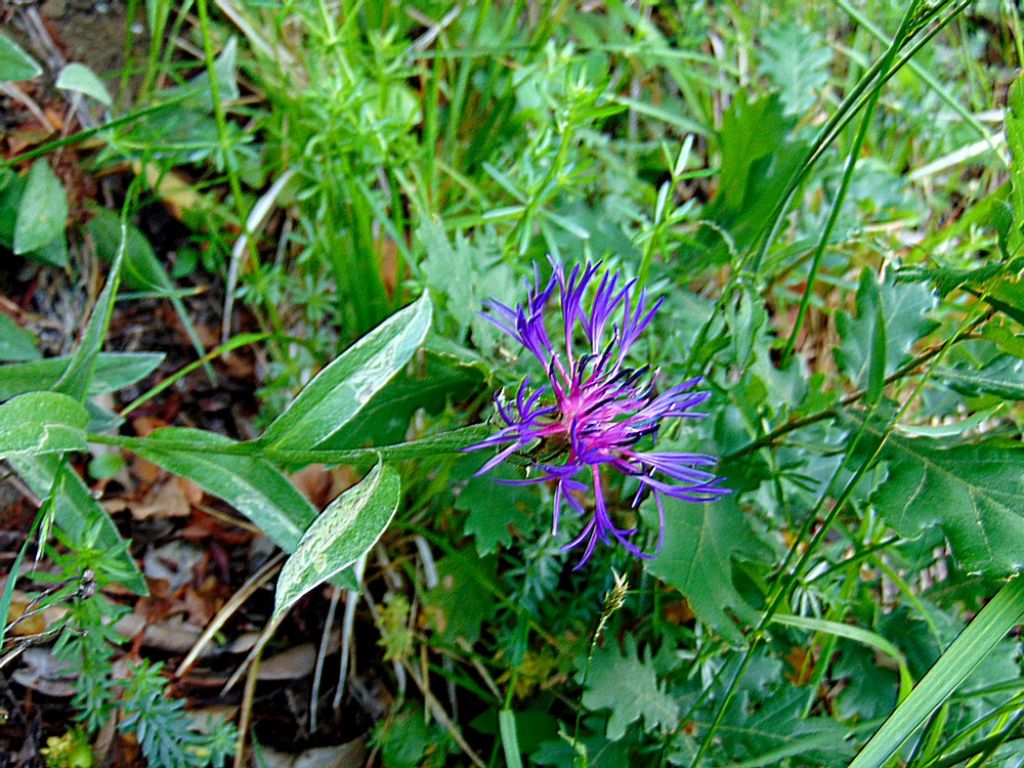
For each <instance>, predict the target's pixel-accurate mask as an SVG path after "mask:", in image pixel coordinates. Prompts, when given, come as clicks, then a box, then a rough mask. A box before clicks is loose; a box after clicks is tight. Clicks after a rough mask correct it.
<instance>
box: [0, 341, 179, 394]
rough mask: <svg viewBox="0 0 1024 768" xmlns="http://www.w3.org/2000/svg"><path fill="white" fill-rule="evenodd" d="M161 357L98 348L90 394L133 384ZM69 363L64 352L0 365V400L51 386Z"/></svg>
mask: <svg viewBox="0 0 1024 768" xmlns="http://www.w3.org/2000/svg"><path fill="white" fill-rule="evenodd" d="M163 359H164V355H163V353H162V352H101V353H100V355H99V357H98V358H97V359H96V368H95V370H94V374H93V379H92V382H91V384H90V385H89V394H90V395H101V394H104V393H106V392H116V391H117V390H119V389H123V388H125V387H127V386H129V385H130V384H134V383H135V382H136V381H140V380H141V379H144V378H145V377H146V376H148V375H149V374H151V373H152V372H153V371H155V370H156V368H157V366H158V365H160V363H161V362H163ZM70 363H71V357H70V356H64V357H48V358H46V359H45V360H32V361H30V362H26V363H10V364H8V365H0V401H2V400H10V399H11V398H12V397H16V396H17V395H21V394H24V393H25V392H34V391H37V390H41V389H52V388H53V387H54V386H56V384H57V382H58V381H60V379H61V377H62V376H63V375H64V372H65V371H66V370H67V368H68V365H70Z"/></svg>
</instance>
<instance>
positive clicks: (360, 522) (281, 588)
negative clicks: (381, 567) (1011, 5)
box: [271, 464, 402, 621]
mask: <svg viewBox="0 0 1024 768" xmlns="http://www.w3.org/2000/svg"><path fill="white" fill-rule="evenodd" d="M401 490H402V483H401V479H400V478H399V476H398V473H397V472H396V471H395V470H394V469H392V468H391V467H390V466H388V465H387V464H377V466H376V467H374V468H373V469H372V470H371V471H370V474H368V475H367V476H366V477H365V478H364V479H363V480H362V482H360V483H359V484H358V485H355V486H353V487H351V488H349V489H348V490H347V491H345V492H344V493H342V494H341V495H340V496H339V497H338V498H337V499H335V500H334V501H333V502H331V504H330V505H329V506H328V507H327V509H325V510H324V511H323V513H322V514H321V515H320V516H319V517H318V518H316V520H315V521H314V522H313V524H312V525H311V526H310V527H309V528H308V529H307V530H306V533H305V534H304V535H303V536H302V540H301V541H300V542H299V546H298V547H297V548H296V549H295V552H294V554H292V556H291V557H289V558H288V561H287V562H286V563H285V564H284V568H282V569H281V576H280V578H279V579H278V581H277V591H276V592H275V594H274V615H273V618H272V619H271V620H272V621H276V620H277V619H279V618H280V617H281V616H282V615H283V614H285V613H287V612H288V610H289V609H290V608H291V607H292V606H293V605H294V604H295V603H296V602H297V601H298V600H299V598H301V597H302V596H303V595H305V594H306V593H307V592H309V591H310V590H311V589H313V588H314V587H316V586H317V585H319V584H322V583H323V582H325V581H327V580H329V579H331V578H332V577H333V576H335V575H337V574H338V573H340V572H341V571H343V570H344V569H345V568H348V567H349V566H350V565H352V564H353V563H354V562H355V561H356V560H358V559H359V558H360V557H362V556H363V555H364V554H365V553H366V552H367V551H369V549H370V547H372V546H373V545H374V544H375V543H376V542H377V539H379V538H380V537H381V534H383V533H384V531H385V529H386V528H387V527H388V524H390V522H391V518H392V517H394V515H395V511H396V510H397V509H398V502H399V501H400V499H401Z"/></svg>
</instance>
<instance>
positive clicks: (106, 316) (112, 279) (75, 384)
mask: <svg viewBox="0 0 1024 768" xmlns="http://www.w3.org/2000/svg"><path fill="white" fill-rule="evenodd" d="M126 242H127V230H126V228H125V227H124V226H122V228H121V240H120V243H121V245H120V248H118V251H117V256H116V257H115V258H114V262H113V263H112V264H111V265H110V274H108V275H107V282H106V284H105V285H104V286H103V290H102V291H100V295H99V297H98V298H97V299H96V306H95V307H93V310H92V316H91V317H90V318H89V322H88V323H87V324H86V326H85V333H83V334H82V338H81V340H80V341H79V342H78V348H77V349H75V351H74V353H73V354H72V355H71V359H70V360H69V362H68V366H67V368H65V369H64V373H63V374H61V377H60V380H59V381H58V382H57V383H56V384H55V385H54V389H56V390H57V391H58V392H63V393H64V394H66V395H70V396H71V397H73V398H75V399H76V400H85V398H86V396H87V395H88V393H89V390H90V389H91V388H92V382H93V379H94V378H95V376H96V363H97V360H98V359H99V356H100V350H101V349H102V348H103V339H104V338H106V335H107V328H108V326H109V325H110V316H111V315H112V314H113V312H114V301H115V299H116V298H117V289H118V287H119V286H120V284H121V265H122V264H123V263H124V248H125V243H126Z"/></svg>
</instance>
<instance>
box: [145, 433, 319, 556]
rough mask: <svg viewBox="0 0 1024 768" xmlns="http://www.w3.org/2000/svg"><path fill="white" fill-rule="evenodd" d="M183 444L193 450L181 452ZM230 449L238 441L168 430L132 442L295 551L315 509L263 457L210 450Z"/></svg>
mask: <svg viewBox="0 0 1024 768" xmlns="http://www.w3.org/2000/svg"><path fill="white" fill-rule="evenodd" d="M162 444H163V445H162ZM169 444H173V445H174V446H175V447H170V446H169ZM182 444H184V445H188V446H191V447H190V448H187V449H182V448H181V447H180V446H181V445H182ZM229 445H238V443H236V442H235V441H233V440H231V439H230V438H227V437H224V436H222V435H218V434H214V433H213V432H204V431H202V430H199V429H185V428H179V427H168V428H166V429H158V430H156V431H155V432H153V433H151V434H150V435H149V436H148V437H146V438H144V439H143V440H138V441H135V442H134V443H133V444H132V447H131V450H132V451H134V452H135V453H137V454H138V455H139V456H141V457H142V458H144V459H147V460H148V461H151V462H153V463H154V464H156V465H158V466H160V467H163V468H164V469H166V470H167V471H169V472H173V473H174V474H176V475H181V476H182V477H187V478H188V479H189V480H191V481H192V482H194V483H196V484H197V485H198V486H199V487H201V488H202V489H203V490H205V491H206V492H207V493H210V494H212V495H214V496H217V497H218V498H220V499H223V500H224V501H225V502H227V503H228V504H230V505H231V506H233V507H234V508H235V509H237V510H238V511H239V512H241V513H242V514H243V515H245V516H246V517H247V518H248V519H249V520H251V521H252V522H253V523H254V524H255V525H257V526H259V528H260V530H262V531H263V532H264V533H266V534H267V536H269V537H270V538H271V539H273V541H274V543H275V544H277V545H278V546H279V547H281V549H283V550H285V551H286V552H292V551H294V550H295V548H296V547H297V546H298V544H299V541H300V539H301V538H302V535H303V533H304V532H305V531H306V530H307V529H308V528H309V526H310V525H311V524H312V523H313V521H314V520H316V519H317V515H316V509H314V507H313V505H312V504H310V503H309V501H307V500H306V497H305V496H303V495H302V494H301V493H299V491H298V490H297V489H296V488H295V486H294V485H292V484H291V483H290V482H289V481H288V478H287V477H285V476H284V475H283V474H282V473H281V471H280V470H279V469H277V467H275V466H274V465H273V464H271V463H270V462H268V461H266V460H265V459H262V458H260V457H258V456H244V455H229V454H226V453H216V452H215V450H211V449H216V448H223V447H224V446H229Z"/></svg>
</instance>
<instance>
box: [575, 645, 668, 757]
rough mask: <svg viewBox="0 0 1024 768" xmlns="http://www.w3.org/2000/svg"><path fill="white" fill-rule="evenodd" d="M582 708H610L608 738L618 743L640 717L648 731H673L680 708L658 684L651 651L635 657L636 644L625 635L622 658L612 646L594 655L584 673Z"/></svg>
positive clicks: (598, 650)
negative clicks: (585, 674) (642, 656)
mask: <svg viewBox="0 0 1024 768" xmlns="http://www.w3.org/2000/svg"><path fill="white" fill-rule="evenodd" d="M583 706H584V707H586V708H587V709H590V710H598V709H610V710H611V715H609V717H608V728H607V734H606V735H607V736H608V738H609V739H611V740H612V741H618V740H619V739H621V738H622V737H623V736H625V735H626V728H627V726H629V725H631V724H632V723H635V722H636V721H637V720H640V719H641V718H643V721H644V727H645V729H646V730H647V731H653V730H655V729H657V730H660V731H662V732H668V731H671V730H673V729H674V728H675V727H676V725H677V724H678V722H679V705H678V704H677V703H676V701H675V699H673V698H672V697H671V696H669V695H668V694H667V693H665V691H664V690H662V688H661V686H659V685H658V678H657V675H656V674H655V670H654V664H653V662H652V661H651V658H650V652H649V649H648V653H647V654H646V656H645V658H644V659H639V658H637V648H636V641H635V640H634V639H633V637H632V635H627V636H626V650H625V655H620V654H619V651H618V649H617V648H616V647H615V645H614V644H609V645H608V646H607V647H604V648H598V649H597V650H595V652H594V657H593V660H592V661H591V664H590V669H589V670H588V672H587V678H586V690H585V691H584V692H583Z"/></svg>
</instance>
